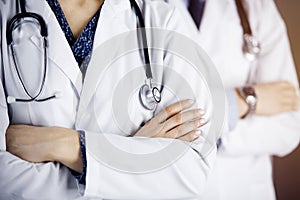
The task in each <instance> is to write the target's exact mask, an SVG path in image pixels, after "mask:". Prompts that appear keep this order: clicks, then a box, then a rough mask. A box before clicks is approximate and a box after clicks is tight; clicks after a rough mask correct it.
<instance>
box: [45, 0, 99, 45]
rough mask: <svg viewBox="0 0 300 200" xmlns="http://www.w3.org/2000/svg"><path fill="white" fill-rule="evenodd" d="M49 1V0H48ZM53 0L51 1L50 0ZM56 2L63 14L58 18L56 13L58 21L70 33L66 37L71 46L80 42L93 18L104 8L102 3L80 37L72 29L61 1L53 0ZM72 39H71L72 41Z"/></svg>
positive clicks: (65, 32) (66, 32) (64, 30)
mask: <svg viewBox="0 0 300 200" xmlns="http://www.w3.org/2000/svg"><path fill="white" fill-rule="evenodd" d="M47 2H48V3H49V0H47ZM50 2H51V1H50ZM52 2H53V3H54V4H56V5H54V6H55V7H56V8H57V9H58V12H59V13H60V14H61V17H62V18H61V19H58V18H57V15H56V13H55V16H56V18H57V20H58V22H59V24H60V27H61V28H62V29H63V32H64V34H65V35H66V34H68V35H66V39H67V41H68V43H69V45H70V47H71V48H72V47H73V46H74V45H75V44H76V43H77V42H78V40H79V39H80V37H81V36H82V34H83V33H84V32H85V31H86V28H87V27H88V26H89V25H90V23H92V21H93V19H94V18H95V17H99V16H98V15H99V13H100V10H101V8H102V5H103V4H102V5H101V6H100V8H99V9H98V11H97V12H96V13H95V14H94V15H93V17H92V18H91V19H90V20H89V22H88V23H87V24H86V25H85V26H84V28H83V29H82V31H81V32H80V34H79V35H78V37H77V38H76V37H75V36H74V33H73V31H72V29H71V27H70V24H69V22H68V20H67V18H66V15H65V13H64V11H63V9H62V7H61V5H60V3H59V2H58V0H53V1H52ZM50 7H51V9H52V10H53V7H52V6H50ZM53 12H55V11H54V10H53ZM62 23H64V24H65V25H62ZM69 37H71V38H69ZM70 40H71V41H70Z"/></svg>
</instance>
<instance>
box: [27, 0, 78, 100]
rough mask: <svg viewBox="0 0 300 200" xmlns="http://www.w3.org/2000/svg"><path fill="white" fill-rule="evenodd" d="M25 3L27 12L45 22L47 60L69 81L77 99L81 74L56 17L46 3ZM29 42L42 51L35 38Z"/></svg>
mask: <svg viewBox="0 0 300 200" xmlns="http://www.w3.org/2000/svg"><path fill="white" fill-rule="evenodd" d="M26 2H27V3H26V9H27V11H28V12H34V13H37V14H39V15H41V16H43V18H44V20H45V21H46V24H47V26H48V40H49V42H48V43H49V46H48V58H49V59H50V60H51V61H53V62H54V63H55V64H56V65H54V66H57V67H58V68H59V69H60V70H61V71H62V72H63V73H64V74H65V75H66V76H67V77H68V78H69V79H70V80H71V82H72V84H73V85H74V87H75V88H76V91H77V95H78V97H79V95H80V93H81V89H82V73H81V71H80V69H79V66H78V63H77V62H76V60H75V57H74V55H73V52H72V50H71V47H70V45H69V43H68V41H67V40H66V38H65V35H64V33H63V31H62V29H61V27H60V25H59V23H58V21H57V19H56V16H55V15H54V13H53V12H52V10H51V8H50V6H49V5H48V3H47V2H46V1H36V0H27V1H26ZM31 41H32V42H33V43H34V44H35V45H36V46H37V47H38V48H39V49H40V50H41V51H43V49H42V47H41V46H40V45H39V43H38V39H37V38H35V37H32V38H31Z"/></svg>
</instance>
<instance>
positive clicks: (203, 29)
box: [168, 0, 230, 44]
mask: <svg viewBox="0 0 300 200" xmlns="http://www.w3.org/2000/svg"><path fill="white" fill-rule="evenodd" d="M168 2H169V3H171V4H173V5H175V7H176V8H177V9H178V10H179V12H180V14H181V16H182V17H183V21H185V22H186V25H187V28H188V29H189V31H191V33H192V34H195V35H196V37H195V38H194V39H195V40H196V41H198V42H200V44H201V43H202V42H201V41H202V39H203V38H205V37H204V36H205V35H206V33H210V32H211V31H214V29H215V30H217V29H216V27H214V26H213V25H220V23H221V21H222V19H223V18H224V15H226V13H227V12H228V10H229V9H228V5H229V3H230V0H206V5H205V9H204V13H203V17H202V22H201V25H200V30H199V29H197V27H196V26H195V23H194V21H193V19H192V17H191V15H190V13H189V12H188V10H187V7H186V5H185V3H184V1H183V0H168ZM217 7H221V8H222V9H218V8H217ZM207 10H209V11H213V10H218V11H219V10H222V11H223V12H207ZM216 21H217V22H216ZM208 37H209V36H208ZM199 40H200V41H199Z"/></svg>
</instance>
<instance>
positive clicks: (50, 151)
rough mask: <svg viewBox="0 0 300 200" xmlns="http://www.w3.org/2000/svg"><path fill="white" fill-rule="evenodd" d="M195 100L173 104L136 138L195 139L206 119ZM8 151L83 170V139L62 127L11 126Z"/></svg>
mask: <svg viewBox="0 0 300 200" xmlns="http://www.w3.org/2000/svg"><path fill="white" fill-rule="evenodd" d="M193 104H194V101H193V100H183V101H180V102H177V103H175V104H172V105H170V106H168V107H166V109H164V110H163V111H161V112H160V113H159V114H158V115H157V116H156V117H154V118H152V119H151V120H149V121H148V122H147V123H146V124H145V125H144V126H143V127H142V128H140V130H138V132H137V133H136V134H135V137H138V136H139V137H160V138H173V139H180V140H183V141H188V142H191V141H194V140H196V139H198V138H199V137H200V134H201V131H200V130H199V128H200V127H202V126H203V125H204V124H205V123H206V121H205V119H203V116H204V114H205V112H204V110H202V109H193V110H189V111H186V110H187V109H189V108H191V107H192V105H193ZM6 144H7V151H9V152H10V153H12V154H14V155H16V156H18V157H20V158H21V159H23V160H26V161H29V162H34V163H39V162H54V161H56V162H60V163H62V164H64V165H65V166H67V167H69V168H71V169H73V170H75V171H77V172H81V171H82V159H81V150H80V141H79V136H78V133H77V131H75V130H72V129H68V128H62V127H38V126H28V125H11V126H9V128H8V129H7V132H6Z"/></svg>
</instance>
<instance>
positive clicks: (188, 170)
mask: <svg viewBox="0 0 300 200" xmlns="http://www.w3.org/2000/svg"><path fill="white" fill-rule="evenodd" d="M163 6H165V5H164V4H163V5H162V6H160V8H159V9H162V7H163ZM173 11H174V12H172V14H171V15H170V16H169V21H168V23H167V24H166V25H167V29H169V30H175V31H176V30H178V28H176V27H180V26H181V20H180V19H179V17H178V14H177V13H176V11H175V10H173ZM146 12H147V8H146ZM153 12H162V11H161V10H160V11H158V10H154V11H153ZM145 21H146V24H147V23H148V22H147V19H145ZM165 62H168V64H172V63H173V64H174V63H175V64H180V63H176V61H174V60H172V56H168V55H167V56H166V57H165ZM195 86H197V85H196V84H195ZM195 88H196V91H198V93H197V94H199V96H196V100H197V101H199V100H200V101H203V102H204V99H206V100H207V99H208V98H209V95H208V94H207V91H201V89H202V88H203V87H200V86H199V87H198V86H197V87H195ZM181 90H183V88H182V89H181ZM164 99H165V98H164ZM170 101H172V100H171V99H170ZM170 101H169V102H168V103H170ZM173 102H174V99H173ZM166 104H167V102H165V104H164V103H163V105H160V106H162V107H165V106H166ZM200 104H201V103H200ZM201 105H202V104H201ZM203 105H204V104H203ZM206 110H207V112H208V113H209V112H210V110H211V105H210V104H207V107H206ZM207 117H210V114H208V115H207ZM208 126H209V123H208V124H207V127H208ZM85 132H86V147H87V151H86V153H87V154H86V155H87V177H86V190H85V195H87V196H96V197H101V198H104V199H160V200H162V199H199V198H200V196H201V194H202V193H203V191H204V189H205V183H206V177H207V175H208V173H209V171H210V169H211V165H212V163H213V161H214V159H215V156H216V145H215V144H216V141H215V140H213V141H210V142H211V143H210V144H211V150H210V151H209V152H208V153H207V154H202V151H201V149H202V148H203V146H204V145H205V142H206V141H205V139H203V138H202V139H200V140H199V141H198V142H197V143H194V144H193V145H191V144H186V143H183V142H181V141H179V140H177V141H175V143H177V144H179V145H186V147H187V148H186V151H185V153H184V154H182V156H181V157H180V158H179V159H177V160H174V162H172V164H170V165H167V166H165V167H163V168H161V169H158V170H155V171H149V172H145V173H136V174H135V173H132V172H126V171H123V170H122V169H116V168H115V167H114V166H111V165H110V164H109V163H107V161H103V160H101V156H100V157H99V156H98V154H99V153H100V154H102V156H105V155H106V154H107V156H108V158H107V159H113V160H114V161H115V159H119V162H120V164H121V165H124V164H125V165H126V166H127V167H129V168H131V169H135V168H136V167H137V166H142V165H143V164H144V163H142V162H140V160H132V161H131V162H130V161H128V160H126V159H125V158H123V157H122V156H120V155H118V154H117V153H116V154H115V153H114V152H113V151H108V150H107V149H106V148H105V146H106V145H107V144H106V143H104V142H103V141H105V140H109V141H110V143H111V144H113V145H114V146H115V147H117V148H118V149H122V150H123V151H124V152H131V153H133V154H142V155H145V157H147V154H149V153H150V152H157V151H159V149H161V148H163V147H164V146H166V145H167V144H169V142H170V141H171V140H170V139H164V138H139V137H124V136H119V135H112V134H107V133H96V132H93V131H88V130H85ZM203 132H204V133H203V134H204V135H205V134H207V132H208V130H207V128H204V129H203ZM101 152H106V153H101ZM114 157H115V159H114ZM160 159H165V157H163V156H162V157H159V158H158V159H157V160H153V162H160Z"/></svg>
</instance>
